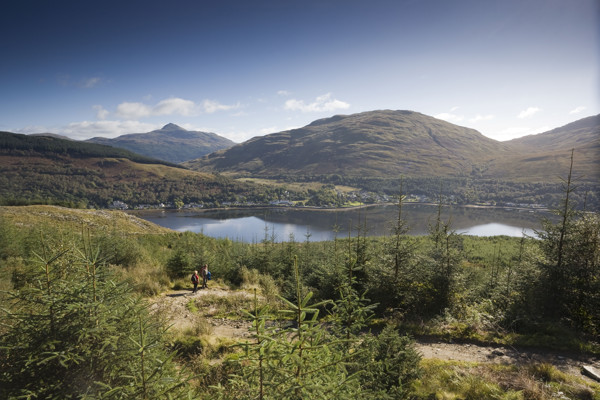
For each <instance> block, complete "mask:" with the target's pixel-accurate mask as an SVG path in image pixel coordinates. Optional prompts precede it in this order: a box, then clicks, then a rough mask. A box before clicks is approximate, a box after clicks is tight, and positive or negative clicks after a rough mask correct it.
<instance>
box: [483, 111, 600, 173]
mask: <svg viewBox="0 0 600 400" xmlns="http://www.w3.org/2000/svg"><path fill="white" fill-rule="evenodd" d="M505 143H506V144H507V145H508V146H510V147H511V148H512V149H513V154H512V156H510V157H506V158H504V159H497V160H495V162H493V163H491V164H490V169H491V170H492V171H494V174H495V175H496V176H512V175H514V174H515V172H517V173H519V172H520V173H521V174H523V175H525V176H527V177H528V178H534V177H535V178H538V179H539V180H542V179H546V180H548V179H549V178H554V177H556V176H562V177H566V174H567V173H568V171H569V164H570V155H571V150H574V154H573V175H574V176H576V177H577V178H578V180H579V181H596V182H598V181H600V114H599V115H595V116H591V117H587V118H583V119H580V120H577V121H575V122H572V123H570V124H567V125H565V126H562V127H560V128H556V129H553V130H551V131H548V132H544V133H540V134H537V135H529V136H524V137H521V138H518V139H513V140H510V141H507V142H505Z"/></svg>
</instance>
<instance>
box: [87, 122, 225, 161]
mask: <svg viewBox="0 0 600 400" xmlns="http://www.w3.org/2000/svg"><path fill="white" fill-rule="evenodd" d="M87 141H88V142H91V143H99V144H105V145H109V146H113V147H121V148H124V149H127V150H131V151H133V152H134V153H138V154H143V155H146V156H149V157H152V158H157V159H160V160H165V161H170V162H173V163H181V162H183V161H188V160H193V159H195V158H199V157H202V156H204V155H206V154H209V153H212V152H214V151H217V150H221V149H225V148H228V147H231V146H233V145H234V144H235V143H234V142H232V141H231V140H229V139H227V138H224V137H222V136H219V135H217V134H214V133H208V132H199V131H188V130H186V129H184V128H182V127H180V126H178V125H175V124H167V125H165V126H164V127H163V128H162V129H157V130H155V131H152V132H148V133H131V134H127V135H122V136H119V137H116V138H114V139H108V138H102V137H94V138H91V139H88V140H87Z"/></svg>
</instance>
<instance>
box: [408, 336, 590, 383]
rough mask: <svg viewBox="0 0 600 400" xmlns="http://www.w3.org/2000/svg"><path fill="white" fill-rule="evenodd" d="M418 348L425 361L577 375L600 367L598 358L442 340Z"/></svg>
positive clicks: (423, 342) (425, 343)
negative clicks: (543, 367) (539, 367)
mask: <svg viewBox="0 0 600 400" xmlns="http://www.w3.org/2000/svg"><path fill="white" fill-rule="evenodd" d="M417 349H418V350H419V352H420V353H421V355H422V356H423V358H437V359H440V360H456V361H468V362H477V363H495V364H510V365H515V364H527V363H548V364H552V365H554V366H555V367H556V368H558V369H559V370H561V371H563V372H567V373H570V374H573V375H579V374H580V373H581V368H582V367H583V366H584V365H592V366H595V367H596V368H598V367H600V358H598V357H593V356H589V355H578V354H573V353H568V352H558V351H549V350H540V349H516V348H512V347H506V346H502V347H493V346H481V345H476V344H463V343H461V344H458V343H444V342H438V341H417Z"/></svg>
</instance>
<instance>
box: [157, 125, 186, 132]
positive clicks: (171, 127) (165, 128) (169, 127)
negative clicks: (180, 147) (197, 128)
mask: <svg viewBox="0 0 600 400" xmlns="http://www.w3.org/2000/svg"><path fill="white" fill-rule="evenodd" d="M161 131H185V129H183V128H182V127H180V126H179V125H175V124H173V123H168V124H166V125H165V126H163V127H162V129H161Z"/></svg>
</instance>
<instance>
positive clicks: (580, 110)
mask: <svg viewBox="0 0 600 400" xmlns="http://www.w3.org/2000/svg"><path fill="white" fill-rule="evenodd" d="M585 109H586V108H585V107H584V106H579V107H577V108H575V109H574V110H571V111H569V114H579V113H580V112H582V111H585Z"/></svg>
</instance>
